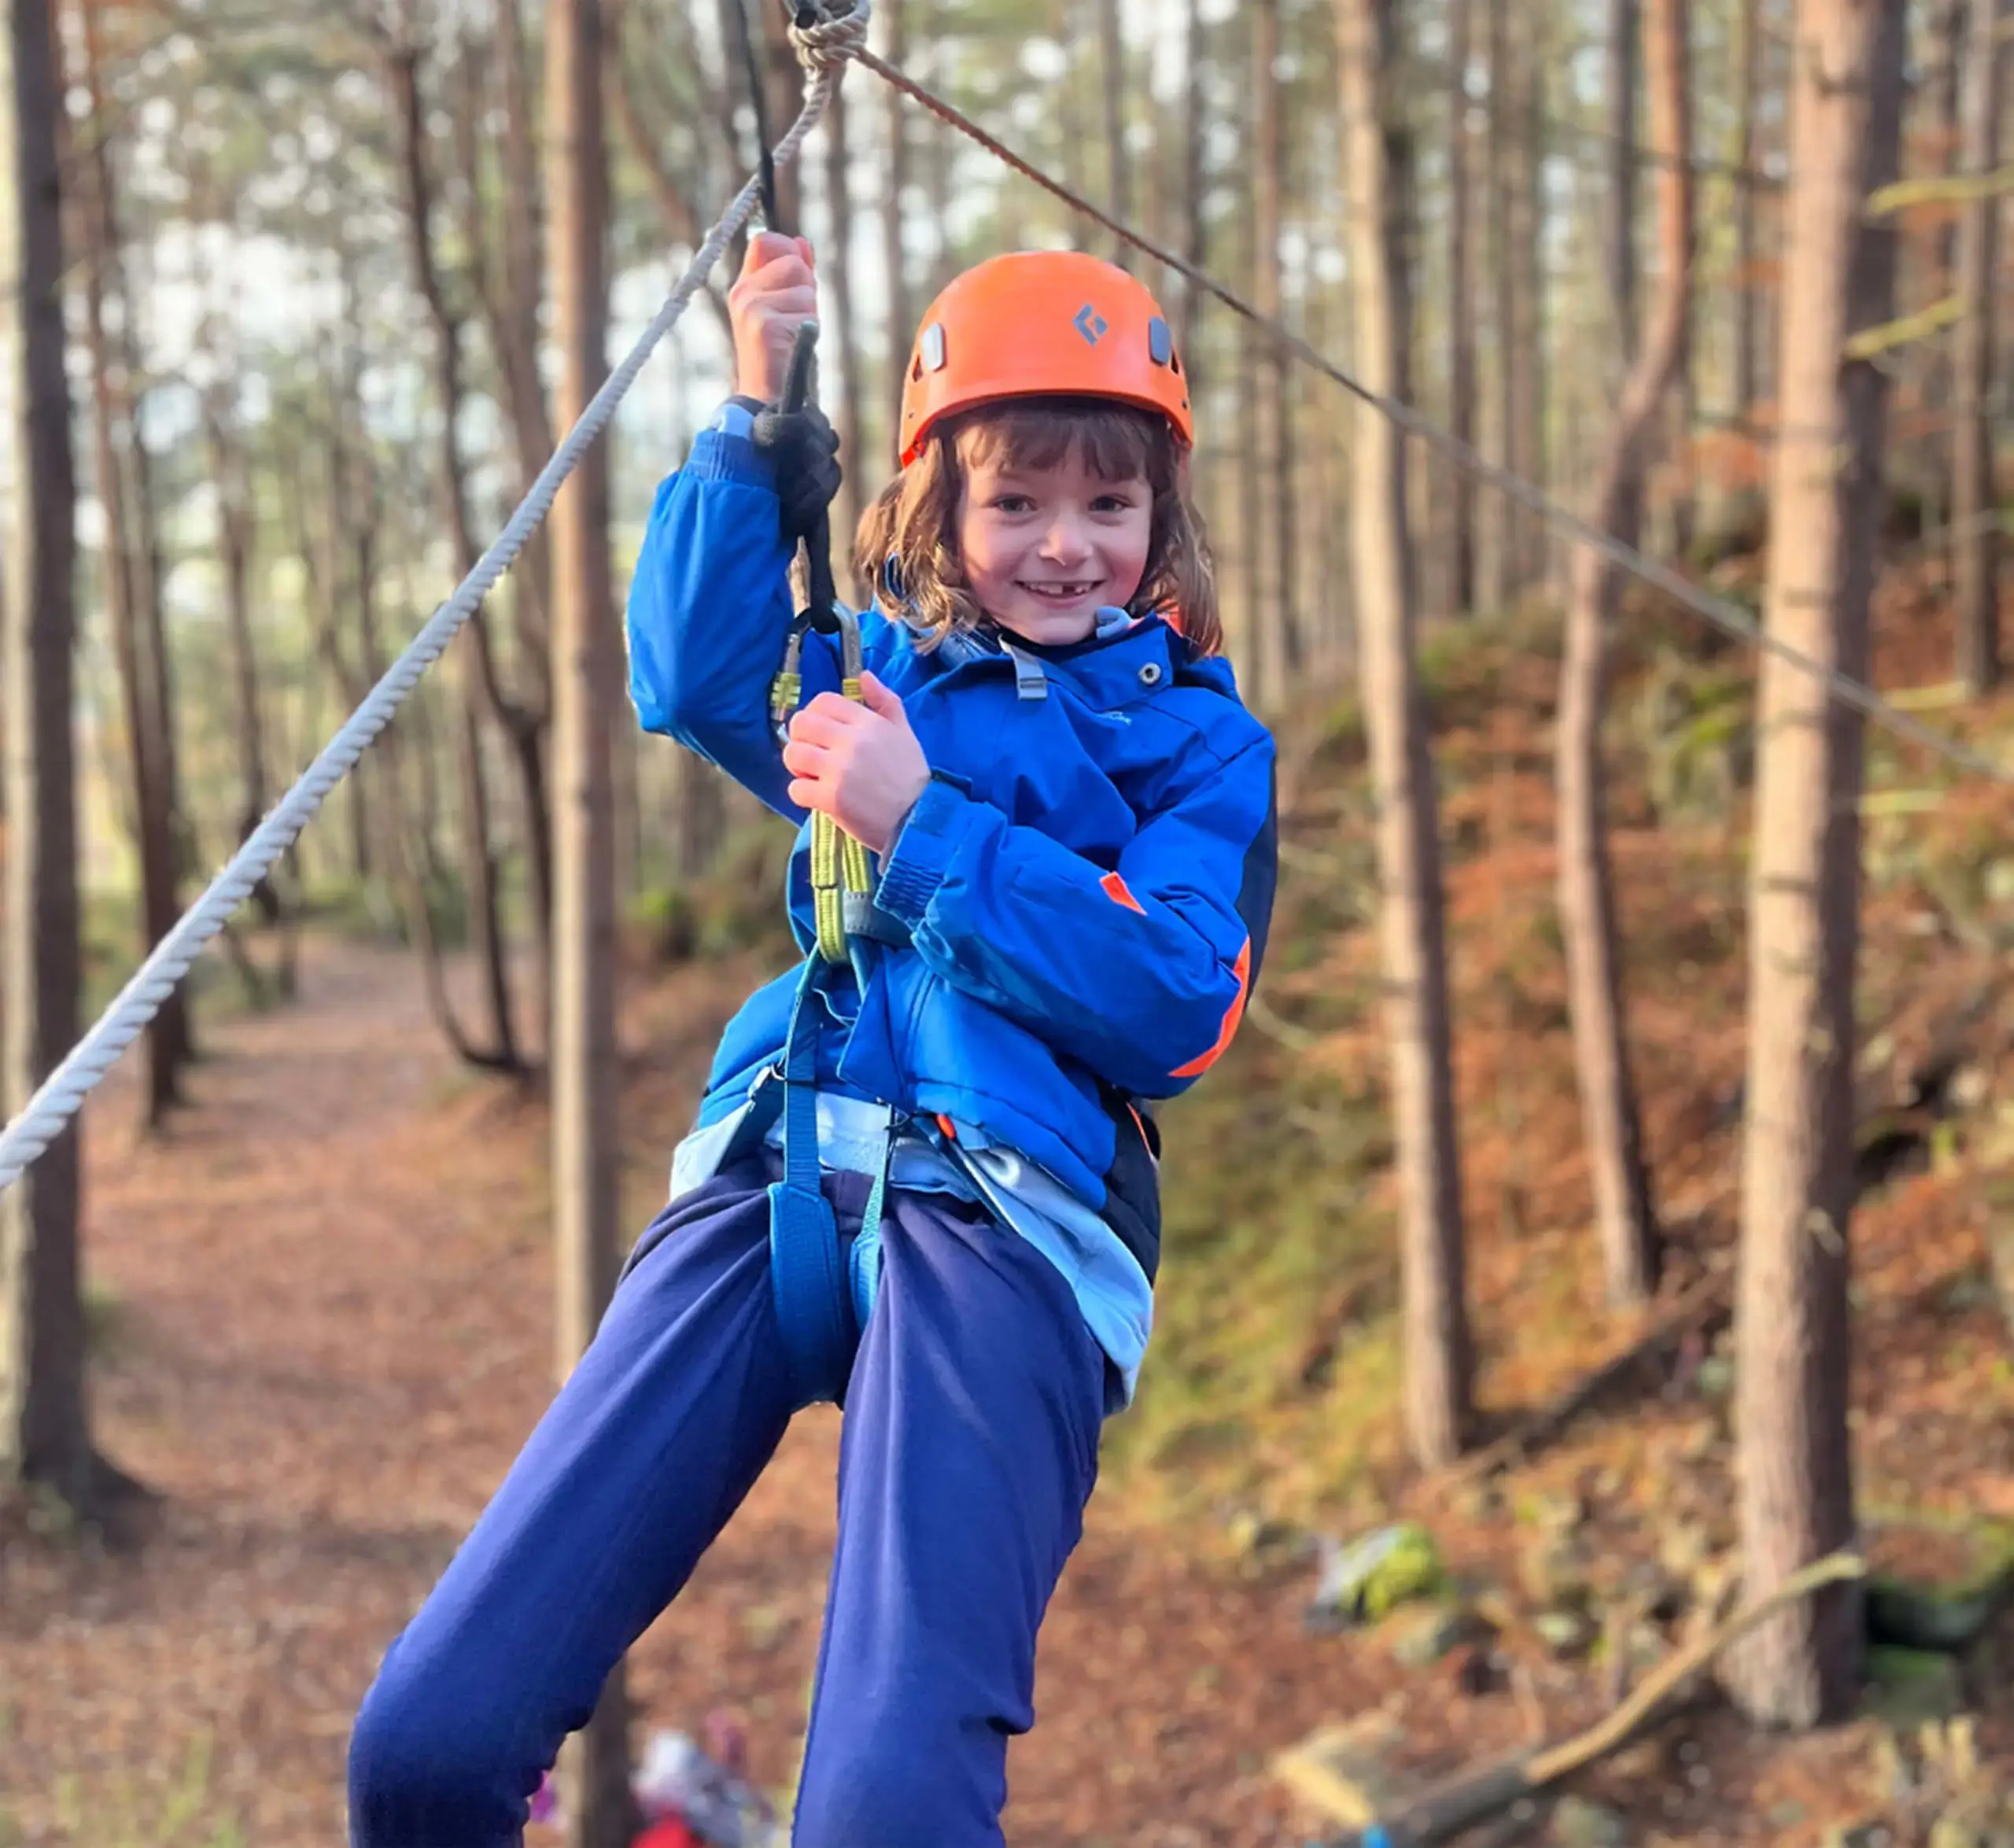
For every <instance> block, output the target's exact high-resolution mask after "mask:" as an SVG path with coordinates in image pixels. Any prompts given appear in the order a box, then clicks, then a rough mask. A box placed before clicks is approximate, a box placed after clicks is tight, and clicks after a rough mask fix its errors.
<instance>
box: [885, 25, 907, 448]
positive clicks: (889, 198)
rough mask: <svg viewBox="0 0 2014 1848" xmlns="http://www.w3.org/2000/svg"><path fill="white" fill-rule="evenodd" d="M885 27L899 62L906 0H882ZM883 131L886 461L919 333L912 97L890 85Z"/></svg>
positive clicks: (893, 59) (898, 430)
mask: <svg viewBox="0 0 2014 1848" xmlns="http://www.w3.org/2000/svg"><path fill="white" fill-rule="evenodd" d="M880 13H881V19H882V23H883V25H884V26H885V27H886V28H887V34H888V36H887V46H886V53H887V59H888V61H889V62H890V63H891V64H892V65H896V66H898V67H899V66H900V65H902V61H903V60H904V59H905V58H906V57H908V56H909V31H908V13H909V7H908V4H907V0H881V6H880ZM887 111H888V113H887V118H886V121H885V125H884V132H885V134H886V135H887V142H888V183H887V187H886V189H885V190H883V193H882V195H881V267H882V272H883V275H885V277H886V278H887V290H888V340H887V345H888V383H889V389H888V397H887V408H888V444H887V450H888V453H887V458H886V459H887V462H888V463H889V464H890V466H891V467H892V466H894V464H895V463H898V461H899V460H900V459H901V456H900V452H901V449H902V376H903V374H904V373H905V372H906V371H907V370H908V367H909V347H910V343H911V342H912V341H913V339H914V338H915V337H916V310H915V308H914V307H913V304H912V303H911V301H910V298H909V251H908V248H907V246H906V244H905V243H904V241H903V237H902V231H903V227H904V225H905V223H906V219H905V218H904V216H903V215H904V212H905V210H906V205H905V199H904V195H905V194H906V193H907V191H908V190H909V98H907V97H906V96H904V95H902V93H901V92H900V91H898V90H896V89H895V88H894V87H893V86H892V85H891V86H890V87H888V94H887Z"/></svg>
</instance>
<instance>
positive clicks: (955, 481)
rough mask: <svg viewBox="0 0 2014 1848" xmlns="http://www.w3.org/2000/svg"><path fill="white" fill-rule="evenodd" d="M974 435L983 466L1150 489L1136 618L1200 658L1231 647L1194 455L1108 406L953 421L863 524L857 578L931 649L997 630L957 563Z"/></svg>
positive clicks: (1070, 402) (1011, 407)
mask: <svg viewBox="0 0 2014 1848" xmlns="http://www.w3.org/2000/svg"><path fill="white" fill-rule="evenodd" d="M967 432H970V433H972V437H973V439H974V441H973V444H972V448H973V451H974V459H976V460H979V461H987V462H990V461H993V460H994V459H998V460H999V461H1000V463H1001V465H1002V466H1003V467H1007V468H1011V469H1029V470H1039V469H1045V468H1053V467H1056V466H1057V464H1058V463H1060V462H1062V461H1063V460H1064V458H1065V457H1067V456H1071V455H1072V454H1073V453H1074V454H1075V455H1077V456H1080V457H1082V458H1083V463H1084V466H1085V467H1086V468H1088V469H1089V470H1090V472H1091V473H1092V474H1094V475H1096V476H1097V478H1099V479H1100V480H1101V481H1134V480H1143V481H1145V482H1146V484H1147V486H1148V488H1149V491H1150V492H1152V494H1153V529H1152V533H1151V536H1150V537H1149V540H1148V544H1147V565H1146V569H1145V571H1144V572H1143V573H1142V575H1141V578H1140V588H1138V590H1137V591H1135V592H1134V594H1133V599H1132V601H1131V603H1130V604H1128V606H1127V607H1128V608H1130V609H1131V610H1132V611H1133V612H1134V614H1136V615H1143V616H1144V615H1149V614H1151V615H1156V616H1160V617H1162V618H1165V619H1166V621H1167V622H1169V623H1170V624H1171V625H1173V626H1174V627H1175V629H1179V631H1180V632H1181V633H1182V636H1183V638H1184V639H1185V640H1186V641H1187V642H1188V644H1189V645H1190V647H1192V648H1193V649H1194V650H1195V651H1196V652H1197V654H1199V655H1214V654H1215V653H1217V652H1218V651H1219V649H1221V648H1222V647H1223V622H1222V621H1221V619H1220V618H1219V615H1218V614H1217V585H1216V577H1215V570H1214V569H1213V567H1212V564H1211V562H1210V548H1209V541H1208V539H1207V538H1206V537H1205V536H1204V531H1203V521H1202V517H1201V515H1199V514H1198V513H1197V511H1196V509H1195V508H1194V507H1193V505H1192V504H1191V503H1190V499H1189V463H1188V456H1187V452H1186V451H1185V450H1184V449H1183V448H1182V445H1181V444H1180V443H1179V442H1178V441H1176V439H1175V432H1174V430H1172V429H1171V427H1170V426H1169V424H1168V422H1167V419H1165V418H1163V417H1160V416H1156V415H1155V414H1154V413H1153V411H1141V410H1135V409H1134V408H1133V407H1132V406H1131V405H1129V404H1116V403H1114V402H1113V401H1112V400H1111V399H1108V398H1060V397H1059V398H1025V397H1024V398H1015V399H1013V400H1007V401H1005V402H1003V403H1001V404H982V405H979V406H978V407H976V408H974V409H972V410H971V411H965V412H964V413H963V414H961V415H958V416H956V417H951V418H947V419H945V420H944V422H942V423H940V424H939V425H938V426H936V428H935V429H934V430H932V431H931V433H930V436H929V438H928V442H927V443H926V444H925V447H924V451H923V452H922V454H920V456H917V459H916V460H915V461H914V462H913V463H910V464H909V467H907V468H906V469H905V470H902V473H901V474H898V476H896V478H894V480H893V481H891V482H890V483H889V484H888V485H887V487H886V488H884V489H883V490H882V491H881V494H880V498H879V499H878V500H876V501H875V502H874V503H873V505H872V506H871V507H869V508H868V510H867V511H866V512H865V514H863V515H861V522H860V529H859V532H858V535H857V536H856V537H855V539H854V571H855V572H856V573H857V574H858V576H859V577H861V580H862V581H864V582H865V583H867V584H869V585H872V587H873V588H874V589H875V591H876V594H877V595H885V596H890V597H891V599H892V600H894V601H897V602H899V603H901V604H902V605H903V606H904V614H906V615H907V616H908V618H909V621H910V622H912V623H913V625H915V626H916V628H917V629H918V630H919V631H920V632H921V645H922V646H923V647H924V648H926V649H928V648H931V647H935V646H936V644H938V643H939V641H941V640H942V639H943V638H944V637H945V636H946V635H949V634H950V633H952V632H953V631H954V630H959V629H976V628H977V627H978V626H979V624H980V623H982V622H984V621H985V619H986V616H985V612H984V611H983V610H981V609H980V608H979V603H978V601H977V599H975V598H974V596H972V592H971V591H970V590H969V589H968V588H967V586H966V584H965V570H964V566H963V563H962V562H961V559H960V557H959V553H958V512H959V501H960V498H961V496H962V494H963V492H964V489H965V466H964V464H963V463H962V462H961V460H960V459H959V455H958V440H959V438H960V437H961V436H963V435H965V433H967Z"/></svg>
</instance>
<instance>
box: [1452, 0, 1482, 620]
mask: <svg viewBox="0 0 2014 1848" xmlns="http://www.w3.org/2000/svg"><path fill="white" fill-rule="evenodd" d="M1474 24H1475V6H1474V0H1448V55H1449V57H1450V58H1451V60H1452V61H1453V64H1454V67H1455V76H1454V82H1453V83H1452V84H1451V86H1450V87H1449V90H1448V113H1449V120H1448V431H1449V433H1450V434H1451V435H1452V436H1453V437H1455V441H1458V442H1461V443H1465V444H1468V445H1469V446H1470V448H1474V444H1475V440H1476V316H1475V281H1474V270H1475V264H1474V242H1475V197H1474V194H1475V177H1474V163H1473V161H1472V160H1470V151H1471V150H1470V138H1471V136H1470V121H1469V116H1470V109H1469V90H1468V79H1469V66H1470V63H1471V62H1472V61H1473V60H1474V54H1475V53H1474ZM1449 496H1450V499H1451V502H1452V505H1451V508H1450V510H1449V521H1448V524H1449V533H1448V608H1449V610H1451V612H1453V613H1454V614H1457V615H1467V614H1469V613H1470V611H1472V610H1474V607H1475V594H1476V482H1475V478H1474V476H1473V475H1472V474H1470V473H1469V471H1468V470H1466V469H1465V468H1457V469H1455V470H1453V471H1452V472H1451V481H1450V482H1449Z"/></svg>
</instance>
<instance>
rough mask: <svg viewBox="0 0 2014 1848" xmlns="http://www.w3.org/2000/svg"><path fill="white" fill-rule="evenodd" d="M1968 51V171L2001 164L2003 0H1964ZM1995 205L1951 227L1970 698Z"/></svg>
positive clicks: (1994, 593) (1987, 591)
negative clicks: (1954, 231) (1958, 312)
mask: <svg viewBox="0 0 2014 1848" xmlns="http://www.w3.org/2000/svg"><path fill="white" fill-rule="evenodd" d="M1969 4H1970V6H1971V26H1972V31H1971V40H1970V42H1969V44H1968V46H1967V47H1966V55H1965V96H1964V161H1963V165H1964V168H1965V171H1966V172H1969V173H1990V172H1992V171H1993V170H1994V168H1996V167H1997V166H1998V164H1999V163H2000V104H2001V93H2002V90H2003V88H2004V86H2003V84H2002V83H2001V73H2002V72H2003V71H2004V70H2005V66H2006V62H2007V54H2006V53H2005V49H2004V47H2003V46H2002V45H2001V39H2003V38H2004V37H2005V35H2006V34H2005V31H2004V29H2003V28H2002V26H2001V21H2002V20H2006V21H2008V22H2009V23H2010V24H2014V6H2009V5H2008V4H2007V0H1969ZM2000 216H2001V201H2000V200H1998V199H1997V198H1989V199H1982V200H1980V201H1979V203H1978V204H1976V205H1971V206H1968V207H1967V208H1965V212H1964V219H1963V220H1962V222H1961V225H1960V227H1959V232H1958V263H1957V293H1958V296H1959V298H1960V300H1961V301H1962V302H1963V303H1964V319H1963V320H1961V322H1960V323H1958V327H1957V340H1956V350H1955V351H1954V352H1953V356H1952V374H1953V378H1952V383H1953V405H1952V413H1953V430H1952V437H1953V442H1952V453H1951V534H1952V546H1953V554H1952V588H1953V602H1954V603H1955V604H1956V606H1957V611H1956V621H1957V635H1958V678H1959V679H1960V680H1961V681H1962V682H1963V683H1964V685H1965V688H1966V689H1967V690H1968V692H1971V693H1972V694H1974V695H1979V694H1983V693H1984V692H1986V691H1987V690H1988V689H1989V688H1990V687H1992V685H1993V684H1994V682H1995V681H1997V680H1998V679H1999V677H2000V610H1999V600H2000V599H1999V588H2000V585H1999V580H2000V544H1999V541H2000V534H1999V521H1998V518H1997V512H1998V508H1997V496H1996V495H1995V493H1994V471H1993V462H1994V430H1993V372H1994V324H1993V323H1994V315H1995V313H1996V312H1997V307H1998V304H1997V301H1996V297H1995V293H1994V286H1995V284H1996V282H1997V279H1998V278H1999V275H2000Z"/></svg>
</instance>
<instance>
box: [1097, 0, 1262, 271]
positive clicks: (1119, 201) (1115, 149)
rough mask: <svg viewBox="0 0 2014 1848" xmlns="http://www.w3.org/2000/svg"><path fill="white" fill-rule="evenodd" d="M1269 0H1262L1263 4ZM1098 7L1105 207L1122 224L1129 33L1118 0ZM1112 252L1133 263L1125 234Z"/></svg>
mask: <svg viewBox="0 0 2014 1848" xmlns="http://www.w3.org/2000/svg"><path fill="white" fill-rule="evenodd" d="M1269 3H1271V0H1261V4H1262V5H1263V4H1269ZM1097 9H1098V75H1099V76H1100V77H1101V79H1103V82H1104V87H1105V109H1104V112H1103V113H1104V116H1105V208H1106V210H1108V212H1111V214H1112V216H1113V217H1114V218H1116V219H1118V220H1119V221H1120V223H1122V224H1123V223H1128V222H1130V220H1131V218H1132V216H1133V209H1132V191H1133V187H1132V172H1131V161H1130V160H1128V158H1127V147H1126V94H1127V72H1126V35H1125V32H1124V31H1123V24H1122V21H1121V20H1120V13H1119V0H1097ZM1275 10H1276V11H1277V9H1275ZM1275 29H1276V30H1277V20H1276V21H1275ZM1110 255H1111V257H1112V261H1113V262H1114V263H1116V264H1118V265H1119V267H1120V268H1121V269H1131V267H1133V264H1132V256H1133V251H1132V247H1131V245H1129V244H1127V242H1126V241H1125V240H1124V239H1123V238H1119V237H1116V236H1115V237H1114V238H1112V249H1111V252H1110Z"/></svg>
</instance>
